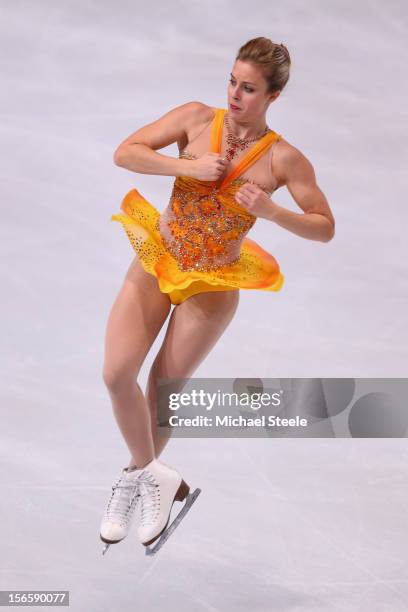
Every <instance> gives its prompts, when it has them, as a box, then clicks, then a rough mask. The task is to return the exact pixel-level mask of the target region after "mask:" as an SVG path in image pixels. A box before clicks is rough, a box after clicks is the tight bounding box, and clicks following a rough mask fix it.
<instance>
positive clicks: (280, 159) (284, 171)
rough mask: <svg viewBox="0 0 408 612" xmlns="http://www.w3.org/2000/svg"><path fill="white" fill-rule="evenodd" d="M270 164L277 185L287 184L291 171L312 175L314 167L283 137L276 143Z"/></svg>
mask: <svg viewBox="0 0 408 612" xmlns="http://www.w3.org/2000/svg"><path fill="white" fill-rule="evenodd" d="M272 164H273V172H274V174H275V176H276V178H277V179H278V186H279V187H282V186H283V185H287V183H288V181H289V180H290V177H291V174H293V171H296V173H297V174H298V173H299V172H300V173H301V174H304V175H310V176H313V177H314V168H313V166H312V164H311V162H310V161H309V160H308V158H307V157H306V155H304V154H303V153H302V151H300V150H299V149H298V148H297V147H295V146H294V145H292V144H291V143H290V142H288V141H287V140H286V139H285V138H283V137H281V138H280V139H279V142H278V143H277V144H276V148H275V151H274V155H273V158H272Z"/></svg>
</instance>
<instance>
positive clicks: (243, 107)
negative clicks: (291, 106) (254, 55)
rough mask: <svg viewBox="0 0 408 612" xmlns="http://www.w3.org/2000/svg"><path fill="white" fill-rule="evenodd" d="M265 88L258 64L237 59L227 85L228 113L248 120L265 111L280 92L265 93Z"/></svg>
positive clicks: (236, 117)
mask: <svg viewBox="0 0 408 612" xmlns="http://www.w3.org/2000/svg"><path fill="white" fill-rule="evenodd" d="M266 88H267V83H266V80H265V79H264V77H263V75H262V72H261V70H260V68H258V66H255V65H254V64H250V63H249V62H243V61H241V60H237V61H236V62H235V64H234V66H233V69H232V71H231V75H230V82H229V85H228V112H229V114H230V115H231V116H232V117H233V118H234V119H237V120H238V121H239V120H240V119H244V118H245V120H250V119H251V118H255V117H258V116H259V115H260V114H262V113H264V112H266V110H267V108H268V106H269V104H270V103H271V102H272V100H274V99H275V98H277V97H278V95H279V93H280V92H275V93H273V94H267V93H266ZM231 105H233V106H231ZM234 106H235V107H237V108H234Z"/></svg>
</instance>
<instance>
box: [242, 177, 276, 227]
mask: <svg viewBox="0 0 408 612" xmlns="http://www.w3.org/2000/svg"><path fill="white" fill-rule="evenodd" d="M235 199H236V201H237V202H238V204H239V205H240V206H242V207H243V208H246V210H247V211H248V212H249V213H251V214H252V215H255V216H256V217H263V218H264V219H268V220H271V219H272V217H273V214H274V208H275V204H274V203H273V202H272V200H271V198H270V197H269V196H268V194H267V193H266V192H265V191H264V190H263V189H261V188H260V187H258V185H254V183H249V182H248V183H244V184H243V185H242V187H241V188H240V189H238V191H237V192H236V194H235Z"/></svg>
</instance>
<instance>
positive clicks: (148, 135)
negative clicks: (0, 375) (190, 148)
mask: <svg viewBox="0 0 408 612" xmlns="http://www.w3.org/2000/svg"><path fill="white" fill-rule="evenodd" d="M205 113H206V106H205V105H204V104H202V103H201V102H187V103H186V104H182V105H181V106H177V107H176V108H174V109H172V110H171V111H169V112H167V113H166V114H165V115H163V116H162V117H160V118H159V119H157V121H153V122H152V123H148V124H147V125H145V126H143V127H142V128H140V129H139V130H137V131H136V132H134V133H133V134H131V135H130V136H129V137H128V138H126V140H124V141H123V142H122V143H121V144H120V145H119V146H118V148H117V149H116V151H115V153H114V156H113V160H114V162H115V164H116V165H117V166H121V167H123V168H126V169H127V170H132V171H133V172H139V173H141V174H161V175H163V176H189V175H190V173H189V171H190V170H191V160H189V159H179V158H176V157H171V156H168V155H163V154H162V153H157V151H156V149H162V148H164V147H167V146H168V145H170V144H172V143H174V142H183V141H184V142H185V141H186V140H187V138H186V136H187V132H188V131H189V130H190V129H191V127H192V126H194V124H195V123H197V121H200V120H201V121H202V119H201V115H205ZM207 113H208V110H207Z"/></svg>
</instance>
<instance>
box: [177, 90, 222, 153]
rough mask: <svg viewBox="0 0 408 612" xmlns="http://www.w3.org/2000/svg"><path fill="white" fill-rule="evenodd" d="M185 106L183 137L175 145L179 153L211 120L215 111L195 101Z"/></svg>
mask: <svg viewBox="0 0 408 612" xmlns="http://www.w3.org/2000/svg"><path fill="white" fill-rule="evenodd" d="M187 105H188V109H187V112H186V121H185V130H184V135H183V138H181V139H180V140H178V143H177V144H178V147H179V149H180V151H181V150H182V149H184V147H185V146H186V145H187V144H188V143H189V142H191V141H193V140H194V139H195V138H196V136H198V134H200V132H201V131H202V130H203V129H204V127H205V126H206V125H208V124H209V123H210V122H211V121H212V120H213V118H214V115H215V111H216V108H214V107H212V106H208V104H204V103H203V102H198V101H196V100H195V101H193V102H188V103H187Z"/></svg>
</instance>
